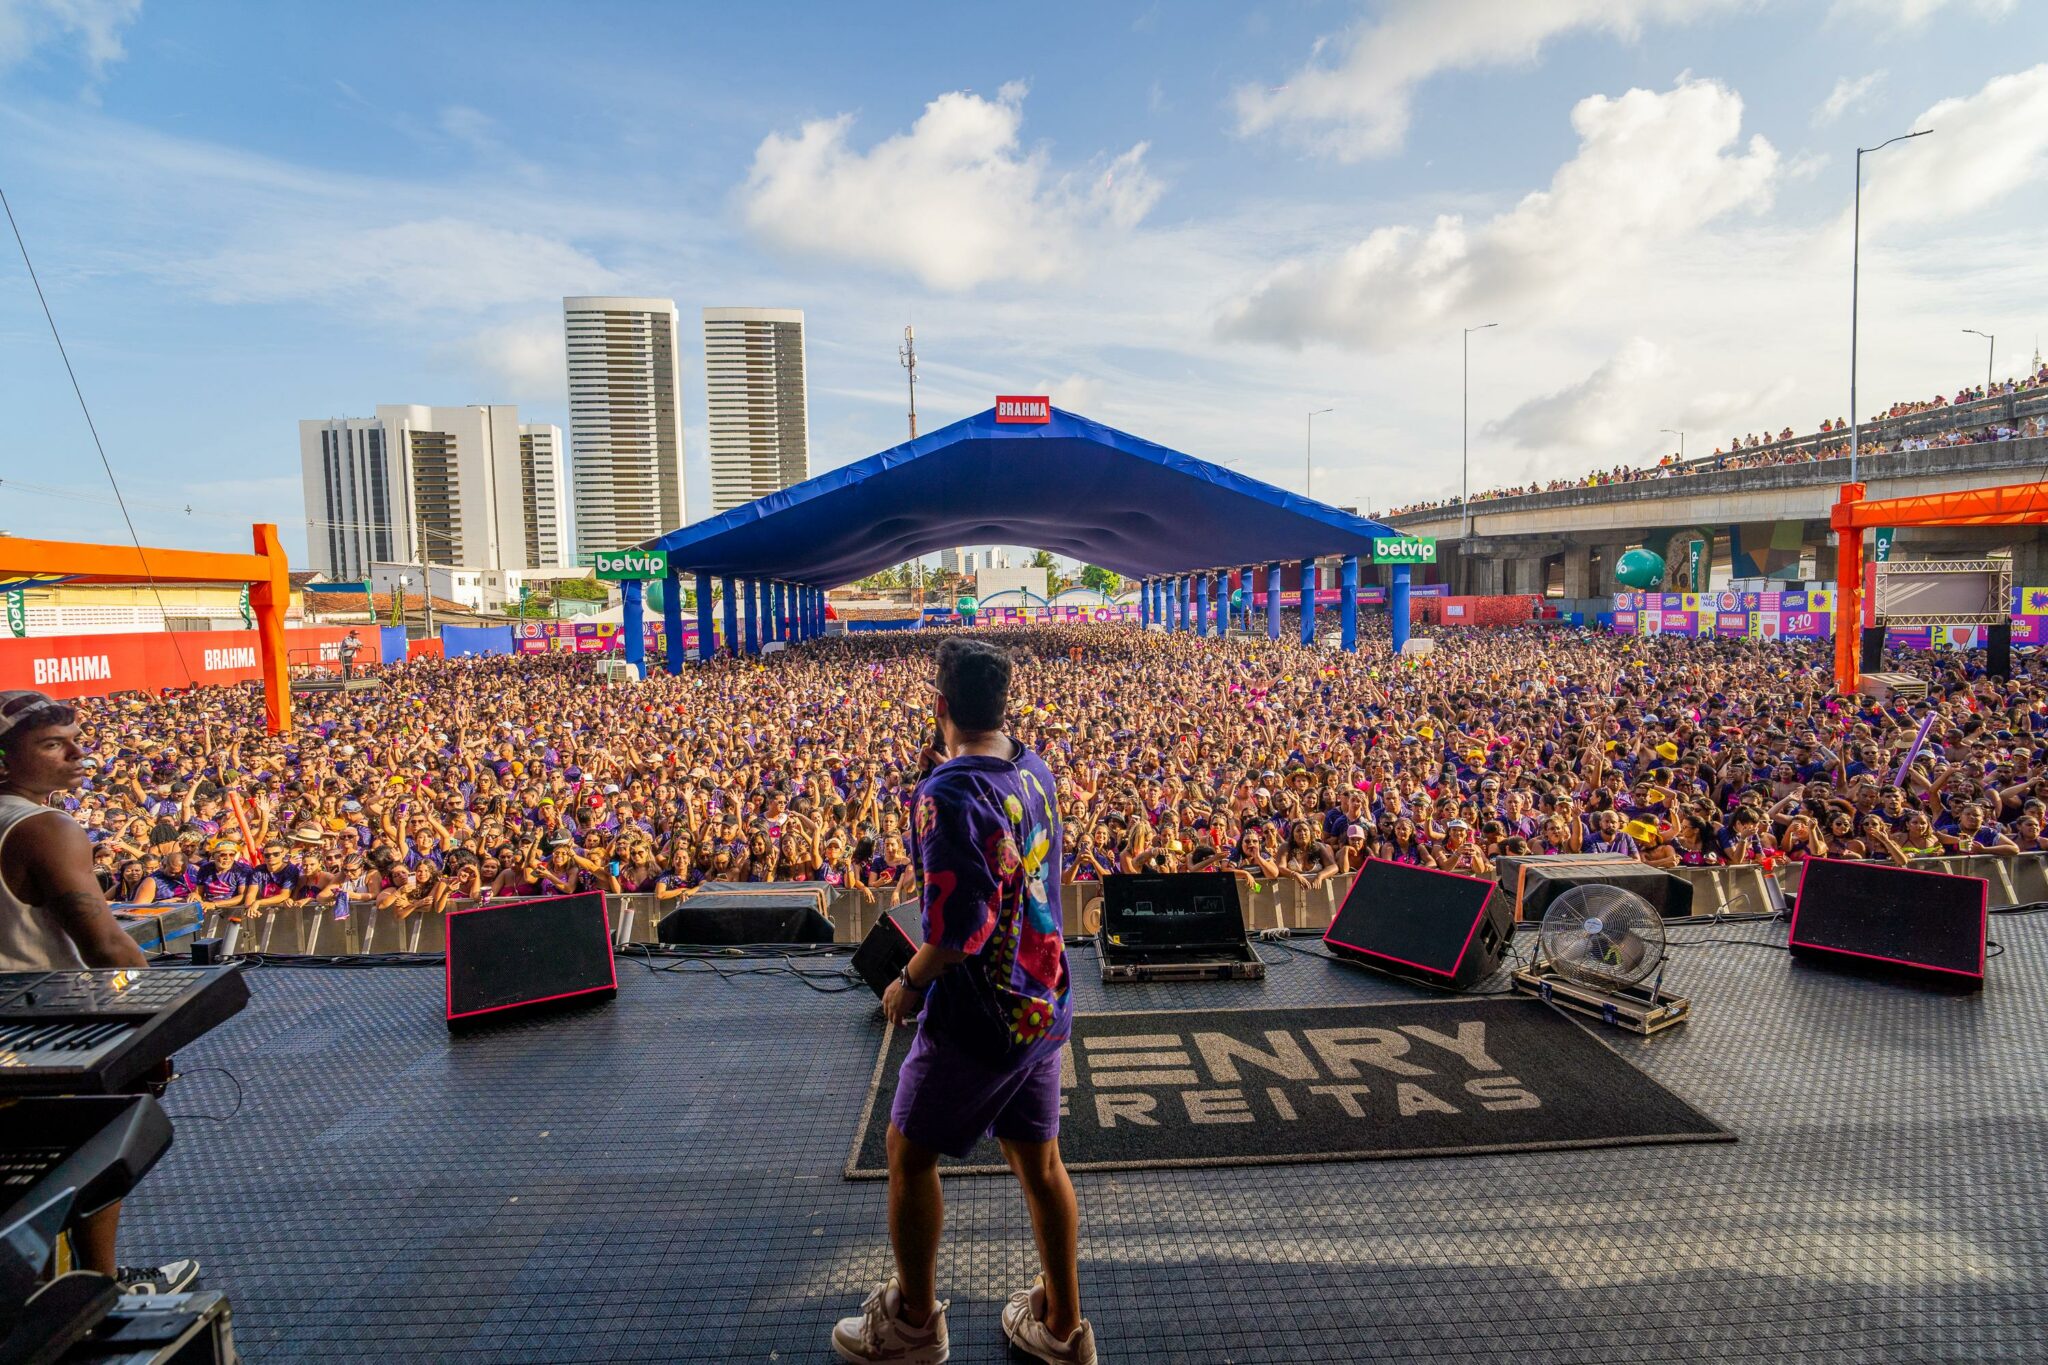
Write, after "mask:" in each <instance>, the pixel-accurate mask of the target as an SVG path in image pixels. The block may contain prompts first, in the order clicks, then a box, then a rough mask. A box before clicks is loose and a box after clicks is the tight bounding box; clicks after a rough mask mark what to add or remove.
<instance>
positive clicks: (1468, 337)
mask: <svg viewBox="0 0 2048 1365" xmlns="http://www.w3.org/2000/svg"><path fill="white" fill-rule="evenodd" d="M1498 326H1500V324H1499V323H1497V322H1482V323H1480V324H1479V325H1478V326H1477V327H1467V328H1466V329H1465V342H1464V346H1465V367H1464V393H1465V398H1464V409H1463V413H1464V415H1463V418H1462V419H1461V425H1460V427H1459V430H1458V469H1459V476H1458V511H1459V513H1460V516H1459V522H1458V550H1459V552H1460V553H1461V554H1462V553H1463V552H1464V548H1465V542H1466V541H1468V540H1470V539H1471V538H1472V334H1473V333H1474V332H1483V331H1485V330H1486V329H1487V328H1489V327H1498Z"/></svg>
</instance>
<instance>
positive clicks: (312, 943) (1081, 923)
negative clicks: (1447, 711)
mask: <svg viewBox="0 0 2048 1365" xmlns="http://www.w3.org/2000/svg"><path fill="white" fill-rule="evenodd" d="M1913 867H1914V869H1915V870H1916V871H1926V872H1947V873H1951V874H1953V875H1957V876H1964V877H1982V878H1983V879H1984V881H1985V883H1986V884H1987V886H1988V888H1989V893H1990V905H1991V908H1992V909H1993V910H1999V909H2004V908H2006V907H2008V906H2012V905H2023V904H2030V903H2033V902H2036V901H2048V854H2039V853H2023V854H2020V855H2019V856H2018V857H2000V856H1998V855H1996V854H1989V853H1977V854H1968V855H1964V856H1960V857H1943V858H1916V859H1914V860H1913ZM1670 871H1671V873H1672V874H1673V875H1674V876H1679V877H1683V878H1685V879H1686V880H1687V881H1689V882H1691V883H1692V886H1693V914H1694V916H1695V917H1706V916H1711V915H1715V914H1729V915H1750V914H1768V913H1771V912H1773V911H1775V910H1777V909H1779V908H1781V907H1782V906H1783V905H1784V897H1786V896H1790V895H1795V894H1797V892H1798V890H1799V865H1798V864H1797V863H1780V864H1778V866H1777V868H1776V869H1775V870H1774V876H1772V877H1767V876H1766V875H1765V873H1764V870H1763V869H1762V868H1761V867H1758V866H1755V865H1753V864H1751V865H1744V866H1741V867H1676V868H1672V869H1670ZM1351 881H1352V879H1351V878H1349V877H1333V878H1331V879H1330V880H1329V881H1327V882H1325V883H1323V884H1322V885H1321V886H1317V887H1304V886H1302V885H1300V884H1299V883H1296V882H1292V881H1283V882H1277V883H1276V882H1267V881H1251V880H1249V879H1246V880H1245V881H1243V882H1241V885H1243V887H1244V912H1245V927H1246V928H1247V929H1250V930H1251V931H1252V932H1254V933H1256V932H1258V931H1259V930H1261V929H1290V930H1304V929H1306V930H1318V931H1319V930H1322V929H1326V928H1328V927H1329V923H1330V921H1331V919H1333V918H1334V917H1335V916H1336V913H1337V908H1338V907H1339V906H1341V905H1342V904H1343V903H1344V898H1345V897H1346V896H1347V895H1349V894H1350V891H1351ZM915 899H916V898H915V897H911V898H910V900H911V901H913V902H914V901H915ZM903 901H904V898H903V897H902V896H901V895H900V893H899V892H898V891H897V889H896V888H894V887H876V888H871V889H870V891H868V892H865V893H864V892H863V891H862V890H861V889H860V888H858V887H839V888H835V889H834V890H833V891H832V893H831V895H830V898H829V899H828V901H827V905H826V914H827V916H829V917H830V919H831V920H832V926H833V941H834V942H836V943H842V944H853V943H858V942H860V941H861V939H863V938H864V937H866V936H867V933H868V931H869V930H870V929H872V928H874V927H875V922H876V921H877V920H879V919H880V918H881V917H882V916H883V915H884V914H886V913H888V912H889V911H890V910H892V909H894V908H895V907H896V906H897V905H899V904H902V903H903ZM475 904H477V902H475V901H453V902H451V903H450V908H451V909H466V908H468V907H470V906H473V905H475ZM606 904H607V906H608V908H609V912H610V916H611V922H612V937H613V941H614V942H615V943H617V944H619V945H620V946H621V947H623V946H625V945H626V944H629V943H653V942H656V941H657V939H658V938H659V935H658V934H657V932H656V928H657V926H658V925H659V924H660V922H661V919H662V916H663V915H665V914H667V913H668V912H669V911H670V910H673V909H675V908H677V905H678V903H677V902H675V901H666V902H664V901H662V900H660V899H658V898H657V897H655V896H654V895H653V894H652V893H644V892H642V893H629V894H625V895H618V896H608V897H606ZM681 904H682V905H683V906H684V907H687V905H688V902H687V901H685V902H682V903H681ZM204 921H205V922H204V924H203V925H202V926H201V928H200V930H199V932H200V933H201V934H203V935H205V936H207V937H217V938H221V939H223V940H228V939H232V942H227V943H224V945H223V946H224V950H225V951H226V952H227V953H229V954H231V955H232V954H246V953H299V954H308V955H316V956H340V955H353V954H357V953H438V952H441V951H442V950H443V949H444V948H446V947H447V941H448V940H447V932H446V924H445V918H444V916H442V915H436V914H415V915H411V916H408V917H405V918H399V917H398V916H396V915H392V914H388V913H386V914H381V915H380V913H379V912H378V911H377V909H376V908H375V907H374V906H370V905H364V904H357V905H355V906H353V907H351V910H350V913H349V914H348V915H346V916H344V917H343V918H341V919H336V918H335V917H334V907H333V906H332V905H283V906H273V907H271V908H270V909H269V910H267V911H266V912H265V913H264V915H263V917H262V918H260V919H254V920H248V921H245V922H244V923H242V924H240V925H234V924H229V923H225V922H224V921H223V918H222V916H221V915H220V912H219V911H217V910H216V911H209V912H207V914H206V915H205V917H204ZM1060 923H1061V926H1062V930H1063V932H1064V933H1066V934H1067V935H1068V936H1069V937H1079V936H1088V935H1092V934H1094V933H1095V931H1096V930H1097V929H1098V928H1100V927H1101V924H1102V884H1101V883H1100V882H1092V881H1081V882H1069V883H1065V884H1062V885H1061V887H1060Z"/></svg>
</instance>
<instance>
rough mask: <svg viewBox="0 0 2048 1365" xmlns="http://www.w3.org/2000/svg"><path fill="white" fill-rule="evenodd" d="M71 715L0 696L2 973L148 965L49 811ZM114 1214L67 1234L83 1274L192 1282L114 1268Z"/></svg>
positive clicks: (39, 698) (163, 1269) (142, 1288)
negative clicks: (76, 1249) (84, 1271)
mask: <svg viewBox="0 0 2048 1365" xmlns="http://www.w3.org/2000/svg"><path fill="white" fill-rule="evenodd" d="M84 760H85V751H84V750H83V749H81V748H79V747H78V717H77V715H76V714H75V713H74V712H73V711H72V709H71V708H70V707H69V706H67V705H65V704H64V703H62V702H58V701H52V700H51V699H50V698H49V697H46V696H44V695H43V694H42V693H40V692H0V972H47V971H65V970H77V969H78V968H81V967H128V968H134V969H140V968H143V967H147V966H148V965H149V959H148V958H146V957H144V956H143V955H142V949H141V948H139V947H137V946H136V944H135V940H133V939H131V938H129V937H128V935H127V934H126V933H125V932H124V931H123V930H122V928H121V926H120V924H119V923H118V922H117V921H116V920H115V919H114V912H113V911H112V910H111V909H109V908H108V906H107V898H106V896H105V895H103V894H102V893H101V891H100V884H99V879H98V878H97V877H95V876H94V875H93V867H92V844H91V842H90V841H89V840H88V839H87V838H86V837H85V831H84V830H82V829H80V828H79V826H78V822H77V821H76V820H74V819H72V818H71V816H70V815H68V814H67V813H65V812H64V811H62V810H56V809H53V808H52V807H51V806H50V798H51V797H52V796H53V795H55V794H56V793H58V792H63V791H74V790H76V789H77V788H78V787H80V786H82V785H83V784H84V782H85V766H84ZM120 1216H121V1206H120V1205H119V1204H113V1205H110V1206H108V1207H107V1208H105V1209H102V1210H100V1211H99V1212H98V1213H95V1214H93V1215H92V1216H91V1217H89V1218H84V1219H81V1220H80V1221H79V1223H78V1227H77V1230H76V1232H75V1234H74V1241H75V1244H76V1246H77V1248H78V1257H79V1260H80V1261H82V1262H84V1264H85V1266H86V1268H87V1269H90V1270H96V1271H98V1272H99V1273H100V1274H102V1275H111V1276H113V1277H114V1278H115V1279H116V1280H119V1281H120V1282H121V1284H122V1287H123V1288H124V1289H127V1290H129V1291H131V1292H137V1293H156V1294H169V1293H174V1292H176V1291H178V1290H181V1289H183V1288H185V1287H186V1286H188V1285H190V1284H191V1283H192V1281H193V1280H194V1279H195V1278H197V1276H198V1274H199V1263H198V1262H197V1261H192V1260H182V1261H173V1262H171V1263H170V1264H168V1265H163V1266H147V1267H140V1268H137V1267H126V1268H122V1267H117V1266H116V1265H115V1263H114V1235H115V1230H116V1228H117V1226H118V1224H119V1221H120Z"/></svg>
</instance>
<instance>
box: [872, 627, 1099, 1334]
mask: <svg viewBox="0 0 2048 1365" xmlns="http://www.w3.org/2000/svg"><path fill="white" fill-rule="evenodd" d="M1009 689H1010V659H1009V656H1008V655H1007V654H1005V653H1004V652H1003V651H1002V650H1000V649H998V648H996V647H995V646H994V645H992V644H990V643H988V642H987V641H983V640H974V639H966V638H954V639H949V640H947V641H946V642H945V643H944V644H942V645H941V646H940V647H939V653H938V681H937V683H936V685H935V690H936V692H937V696H936V698H935V699H934V702H933V710H934V712H935V714H936V717H937V733H936V736H935V743H934V745H933V747H932V750H931V751H930V752H928V753H927V755H926V760H927V762H928V763H929V762H932V761H934V760H936V759H938V758H939V757H941V754H943V757H944V761H943V762H939V763H937V764H936V766H935V767H932V768H931V771H930V775H929V776H927V777H926V778H925V779H924V781H923V782H922V783H921V784H920V785H919V787H918V791H917V796H916V801H915V806H914V809H915V819H914V834H915V839H916V855H917V856H916V863H917V866H918V867H919V869H920V874H919V875H920V877H921V878H922V883H923V887H924V898H923V900H924V937H925V942H924V946H923V947H921V948H919V949H918V950H917V953H916V955H915V956H914V957H912V958H911V960H910V963H909V965H908V966H906V967H905V968H904V970H903V973H902V975H901V976H900V977H899V978H898V979H897V980H896V981H895V982H893V983H891V985H890V986H889V989H888V992H887V994H886V995H885V996H884V997H883V1000H882V1008H883V1010H884V1011H885V1012H886V1013H887V1014H888V1016H889V1018H890V1020H891V1022H893V1023H894V1024H895V1025H896V1026H897V1027H907V1026H909V1025H910V1024H911V1023H912V1021H913V1020H918V1019H919V1014H920V1010H921V1011H922V1019H921V1021H919V1027H918V1033H917V1037H916V1039H915V1040H913V1042H912V1043H911V1047H910V1052H909V1055H908V1056H906V1057H905V1058H904V1060H903V1068H902V1071H901V1073H900V1074H899V1076H898V1078H897V1082H896V1098H895V1102H894V1104H892V1105H891V1107H890V1111H889V1238H890V1241H891V1243H892V1244H893V1246H894V1248H895V1252H896V1274H895V1275H894V1276H892V1277H891V1278H890V1279H889V1280H888V1281H887V1282H886V1283H884V1284H883V1285H882V1286H881V1288H879V1289H877V1290H876V1291H875V1292H874V1293H873V1294H871V1295H869V1296H868V1299H867V1302H866V1303H865V1304H864V1305H863V1306H862V1312H861V1314H860V1315H859V1316H857V1317H850V1318H842V1319H841V1320H840V1321H839V1323H838V1325H837V1326H836V1327H835V1328H834V1329H833V1332H832V1347H833V1349H834V1350H835V1351H836V1352H837V1353H838V1355H839V1358H840V1359H841V1360H846V1361H853V1362H856V1365H858V1362H869V1361H884V1360H886V1361H900V1362H911V1363H912V1365H915V1363H916V1362H938V1361H943V1360H945V1359H946V1357H947V1350H948V1346H947V1336H946V1305H945V1303H943V1302H942V1301H940V1300H939V1298H938V1297H937V1284H936V1273H937V1260H938V1244H939V1229H940V1226H941V1224H942V1222H943V1220H944V1201H943V1198H942V1196H941V1193H940V1188H939V1169H938V1163H939V1156H940V1154H941V1153H944V1154H946V1155H949V1156H954V1157H964V1156H966V1155H967V1154H968V1153H969V1152H970V1151H972V1150H973V1149H974V1146H975V1144H976V1143H978V1142H979V1141H980V1140H981V1139H982V1138H983V1137H985V1136H993V1137H994V1138H995V1139H996V1140H997V1142H999V1143H1000V1144H1001V1146H1002V1149H1003V1155H1004V1156H1005V1158H1007V1159H1008V1161H1009V1163H1010V1168H1011V1170H1013V1171H1015V1172H1016V1174H1017V1178H1018V1180H1019V1182H1020V1183H1021V1184H1022V1185H1023V1187H1024V1199H1025V1202H1026V1204H1027V1205H1029V1207H1030V1211H1031V1223H1032V1226H1033V1228H1034V1229H1036V1231H1037V1234H1038V1244H1039V1253H1040V1260H1041V1264H1042V1267H1043V1272H1044V1273H1043V1274H1041V1275H1040V1276H1039V1277H1038V1279H1037V1280H1036V1281H1035V1282H1034V1283H1033V1284H1032V1286H1031V1287H1030V1288H1029V1289H1022V1290H1019V1291H1017V1292H1016V1293H1015V1294H1013V1295H1011V1297H1010V1302H1009V1305H1008V1306H1007V1307H1006V1308H1005V1309H1004V1310H1003V1314H1002V1319H1003V1331H1004V1332H1005V1334H1006V1335H1008V1337H1009V1338H1010V1341H1011V1344H1012V1345H1014V1346H1015V1347H1017V1348H1018V1349H1019V1350H1020V1351H1022V1352H1024V1353H1025V1354H1026V1355H1028V1356H1031V1357H1032V1358H1034V1359H1037V1360H1042V1361H1055V1362H1073V1365H1094V1361H1095V1358H1096V1356H1095V1333H1094V1329H1093V1328H1091V1327H1090V1326H1089V1324H1088V1321H1087V1320H1086V1319H1085V1318H1083V1317H1082V1316H1081V1309H1080V1297H1081V1294H1080V1272H1079V1266H1078V1259H1077V1253H1076V1241H1077V1235H1078V1222H1079V1215H1078V1212H1077V1209H1076V1206H1075V1202H1074V1186H1073V1182H1072V1181H1071V1180H1069V1179H1068V1177H1067V1169H1066V1166H1065V1164H1064V1163H1062V1162H1061V1160H1060V1149H1059V1129H1060V1048H1061V1047H1062V1045H1063V1044H1064V1043H1065V1041H1066V1039H1067V1036H1068V1034H1069V1032H1070V1031H1071V1027H1072V1015H1073V1005H1072V1002H1071V1000H1070V998H1069V990H1068V988H1069V984H1070V983H1069V979H1068V975H1067V959H1066V952H1065V949H1064V947H1063V946H1062V943H1061V937H1060V930H1061V925H1060V911H1059V902H1058V901H1057V899H1056V897H1057V895H1058V888H1057V879H1058V876H1059V870H1060V867H1061V849H1060V822H1059V805H1058V801H1057V799H1056V797H1055V795H1054V792H1055V791H1056V783H1055V780H1054V778H1053V775H1052V773H1051V772H1050V771H1049V770H1048V769H1047V768H1046V766H1045V764H1044V762H1043V761H1042V760H1040V758H1039V757H1038V755H1037V754H1035V753H1032V752H1031V751H1030V750H1028V749H1026V748H1025V747H1024V746H1023V745H1021V744H1019V743H1017V742H1016V741H1015V740H1013V739H1011V738H1010V737H1009V736H1008V735H1006V734H1004V733H1003V732H1002V728H1001V727H1002V724H1003V715H1004V711H1005V710H1006V708H1007V705H1008V698H1009Z"/></svg>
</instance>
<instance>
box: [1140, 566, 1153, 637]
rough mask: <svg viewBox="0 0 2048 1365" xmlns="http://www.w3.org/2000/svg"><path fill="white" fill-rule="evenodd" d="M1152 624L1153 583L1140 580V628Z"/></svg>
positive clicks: (1148, 580)
mask: <svg viewBox="0 0 2048 1365" xmlns="http://www.w3.org/2000/svg"><path fill="white" fill-rule="evenodd" d="M1151 624H1152V583H1151V580H1150V579H1144V578H1141V579H1139V580H1138V628H1139V629H1140V630H1142V629H1144V628H1145V627H1146V626H1149V625H1151Z"/></svg>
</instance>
